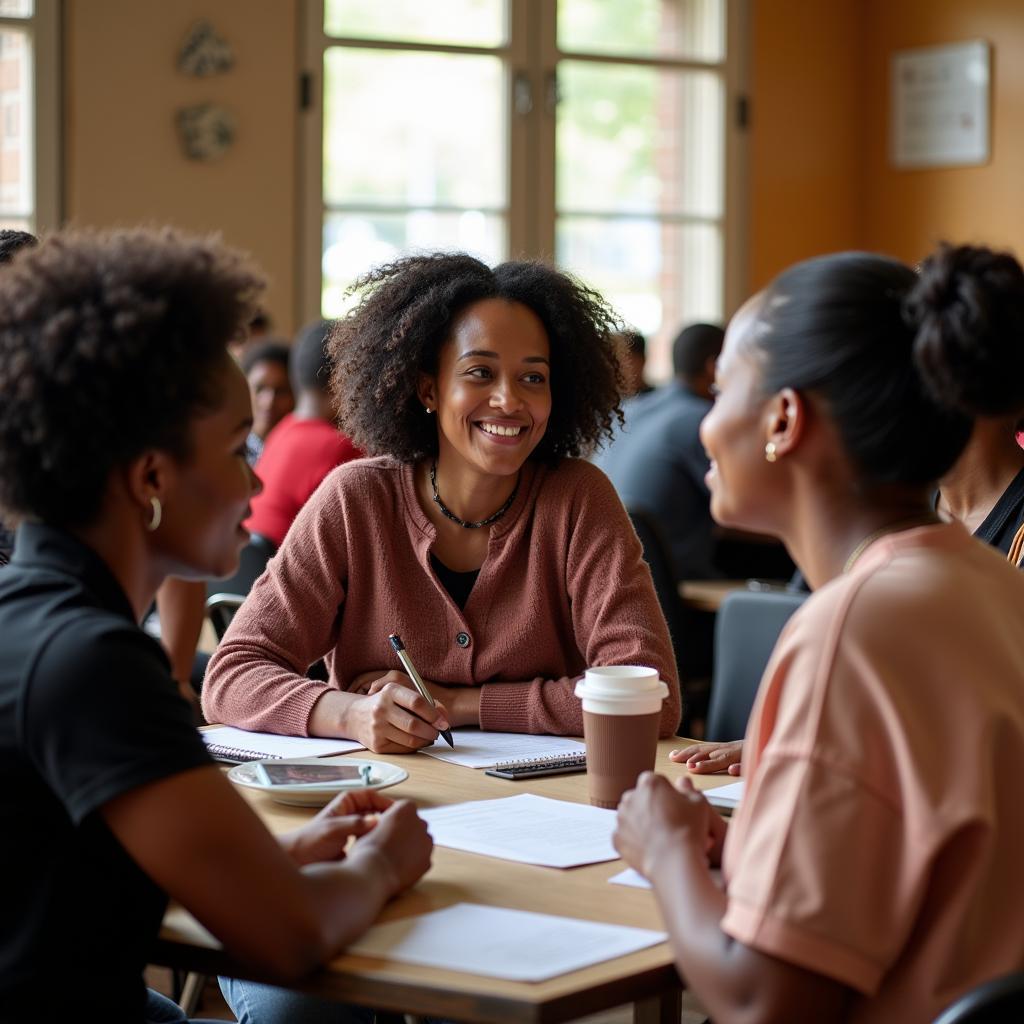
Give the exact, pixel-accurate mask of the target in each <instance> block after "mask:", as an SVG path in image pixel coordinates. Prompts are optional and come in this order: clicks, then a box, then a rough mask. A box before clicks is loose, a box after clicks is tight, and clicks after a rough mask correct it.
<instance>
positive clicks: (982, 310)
mask: <svg viewBox="0 0 1024 1024" xmlns="http://www.w3.org/2000/svg"><path fill="white" fill-rule="evenodd" d="M1022 335H1024V271H1022V269H1021V267H1020V265H1019V264H1018V263H1017V261H1016V260H1014V259H1013V258H1012V257H1010V256H1008V255H1005V254H996V253H993V252H990V251H989V250H985V249H977V248H968V247H961V248H956V249H952V248H949V247H943V248H941V249H940V250H939V251H938V252H937V253H936V254H935V255H934V256H932V257H931V258H930V259H928V260H927V261H926V262H925V264H924V266H923V267H922V270H921V273H920V275H919V276H918V275H917V274H915V273H914V271H913V270H911V269H910V268H909V267H906V266H904V265H902V264H900V263H897V262H895V261H892V260H888V259H883V258H881V257H877V256H871V255H866V254H861V253H845V254H840V255H836V256H830V257H824V258H820V259H815V260H811V261H808V262H806V263H802V264H799V265H797V266H795V267H793V268H791V269H790V270H788V271H786V272H785V273H784V274H782V275H781V276H780V277H779V278H778V279H776V280H775V281H774V282H773V283H772V285H771V286H770V287H769V288H768V289H767V291H766V292H765V293H763V294H761V295H759V296H757V297H756V298H754V299H753V300H751V301H750V302H749V303H748V304H747V305H746V306H745V307H744V308H743V309H742V310H741V311H740V313H739V314H738V315H737V316H736V318H735V319H734V320H733V322H732V324H731V325H730V327H729V331H728V334H727V336H726V342H725V347H724V349H723V352H722V356H721V358H720V360H719V363H718V369H717V374H716V383H717V387H718V399H717V401H716V404H715V407H714V409H713V410H712V411H711V412H710V413H709V414H708V417H707V418H706V419H705V421H704V424H703V426H702V429H701V436H702V439H703V441H704V445H705V447H706V448H707V450H708V453H709V454H710V456H711V459H712V463H711V470H710V472H709V474H708V482H709V485H710V488H711V493H712V512H713V514H714V516H715V518H716V519H717V520H718V521H719V522H720V523H722V524H724V525H727V526H733V527H739V528H744V529H750V530H757V531H760V532H765V533H771V534H774V535H776V536H778V537H780V538H781V539H782V540H784V541H785V543H786V545H787V547H788V548H789V551H790V553H791V554H792V556H793V558H794V559H795V561H796V562H797V564H798V566H799V567H800V569H801V570H802V571H803V573H804V575H805V576H806V577H807V579H808V581H809V583H810V584H811V586H812V587H813V588H814V593H813V594H812V595H811V597H810V598H809V599H808V601H807V603H806V604H805V605H804V606H803V607H802V608H801V609H800V610H799V611H798V612H797V613H796V614H795V615H794V617H793V618H792V619H791V620H790V623H789V624H788V625H787V627H786V629H785V630H784V632H783V634H782V636H781V638H780V640H779V643H778V645H777V647H776V650H775V652H774V653H773V655H772V659H771V661H770V663H769V665H768V668H767V669H766V672H765V677H764V679H763V681H762V684H761V688H760V691H759V693H758V697H757V701H756V704H755V707H754V710H753V713H752V716H751V724H750V728H749V730H748V734H747V738H746V747H745V752H744V774H745V775H746V777H747V789H746V794H745V796H744V799H743V801H742V803H741V805H740V808H739V809H738V811H737V813H736V815H735V816H734V818H733V820H732V823H731V824H730V825H729V827H728V829H727V828H726V826H725V824H724V823H723V821H722V820H721V819H720V818H718V817H717V815H715V814H714V813H713V812H712V811H711V810H710V808H709V806H708V804H707V802H706V801H705V800H704V799H703V797H701V796H700V795H699V794H697V793H696V792H695V791H694V790H693V788H692V785H691V784H690V782H689V780H682V781H681V782H680V783H679V785H678V786H676V787H674V786H672V785H671V784H670V783H669V782H668V781H667V780H666V779H664V778H662V777H659V776H656V775H653V774H646V775H644V776H642V777H641V779H640V780H639V783H638V785H637V788H636V789H635V790H634V791H632V792H631V793H629V794H627V795H626V796H625V797H624V798H623V802H622V805H621V807H620V810H619V822H618V828H617V832H616V837H615V841H616V846H617V848H618V849H619V851H620V853H621V854H622V856H623V857H624V858H625V859H626V860H627V861H628V862H629V863H630V864H631V865H633V866H634V867H635V868H637V869H638V870H640V871H641V872H642V873H643V874H645V875H646V876H647V877H648V878H649V879H650V880H651V882H652V884H653V887H654V891H655V894H656V896H657V898H658V901H659V904H660V905H661V908H662V911H663V914H664V917H665V921H666V923H667V926H668V928H669V931H670V933H671V937H672V943H673V946H674V948H675V951H676V958H677V963H678V965H679V969H680V972H681V973H682V974H683V976H684V977H685V978H686V982H687V984H688V985H689V986H690V987H691V988H692V989H693V990H694V992H695V993H696V995H697V996H698V998H700V999H701V1000H702V1002H703V1003H704V1004H705V1006H706V1008H707V1010H708V1011H709V1012H710V1014H711V1015H712V1017H714V1018H715V1019H720V1020H738V1019H743V1020H758V1021H760V1020H778V1019H785V1020H838V1019H844V1020H847V1019H848V1020H856V1021H860V1020H871V1021H899V1022H900V1024H912V1022H914V1021H931V1020H932V1019H934V1017H935V1016H936V1015H937V1014H938V1013H939V1012H940V1011H941V1010H942V1008H943V1007H945V1006H946V1005H948V1004H949V1003H951V1002H952V1001H954V1000H955V999H956V998H958V997H959V996H960V995H962V994H963V993H964V992H966V991H967V990H969V989H970V988H972V987H974V986H975V985H977V984H979V983H981V982H983V981H985V980H987V979H989V978H992V977H995V976H997V975H999V974H1003V973H1007V972H1010V971H1014V970H1020V969H1021V968H1022V967H1024V904H1022V902H1021V901H1020V900H1019V899H1015V898H1013V897H1012V895H1011V894H1013V893H1014V892H1016V890H1017V888H1018V887H1019V866H1020V864H1021V863H1024V805H1022V804H1021V802H1020V797H1019V780H1020V778H1021V773H1022V772H1024V630H1022V629H1021V628H1020V627H1021V620H1020V616H1021V613H1020V609H1021V608H1022V607H1024V577H1022V576H1021V574H1020V573H1019V572H1018V571H1017V570H1015V569H1014V568H1013V567H1012V566H1010V565H1009V564H1008V563H1007V561H1006V559H1005V557H1004V556H1003V555H1001V554H1000V553H999V552H996V551H994V550H992V549H991V548H988V547H986V546H985V545H983V544H980V543H978V542H977V541H976V540H974V539H972V538H971V536H970V535H969V534H968V533H967V532H966V530H965V529H964V528H963V527H962V526H961V525H959V524H956V523H942V522H940V521H939V519H938V518H937V516H936V515H935V512H934V510H933V507H932V503H931V495H932V493H933V492H934V489H935V485H936V482H937V481H938V480H939V479H940V478H941V477H942V476H943V475H944V474H946V473H947V472H948V470H949V469H950V467H951V466H952V465H953V464H954V462H955V461H956V459H957V457H958V456H959V455H960V453H961V452H962V451H963V449H964V447H965V445H966V444H967V441H968V438H969V437H970V434H971V430H972V424H973V419H974V417H975V416H981V415H984V416H997V415H1004V414H1010V413H1016V412H1018V411H1019V410H1020V409H1021V407H1022V406H1024V346H1022V345H1021V344H1020V338H1021V336H1022ZM950 751H964V752H968V753H967V754H966V756H962V757H952V756H950ZM719 861H721V864H722V868H723V876H724V879H725V887H724V889H721V888H719V887H717V886H716V885H715V883H714V882H713V881H712V878H711V874H710V868H711V866H712V865H714V864H717V863H718V862H719Z"/></svg>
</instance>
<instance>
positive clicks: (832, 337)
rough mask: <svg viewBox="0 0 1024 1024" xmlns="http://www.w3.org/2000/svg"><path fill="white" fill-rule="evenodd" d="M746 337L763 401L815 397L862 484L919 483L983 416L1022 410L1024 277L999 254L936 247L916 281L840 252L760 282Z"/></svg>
mask: <svg viewBox="0 0 1024 1024" xmlns="http://www.w3.org/2000/svg"><path fill="white" fill-rule="evenodd" d="M760 315H761V319H762V321H763V322H764V324H765V325H766V326H767V330H764V329H762V330H760V331H759V332H755V337H756V341H755V344H757V346H758V347H759V348H760V349H761V352H762V354H763V358H764V383H765V387H766V390H767V391H768V392H769V393H771V392H775V391H778V390H779V389H780V388H783V387H791V388H795V389H797V390H804V391H808V392H812V393H815V394H817V395H819V396H820V397H821V399H822V400H823V401H824V403H825V405H826V407H827V409H828V412H829V414H830V415H831V417H832V419H833V420H834V421H835V423H836V426H837V428H838V430H839V433H840V436H841V438H842V440H843V443H844V445H845V446H846V450H847V452H848V453H849V454H850V455H851V457H852V458H853V459H854V461H855V462H856V463H857V464H858V465H859V467H860V468H861V470H862V472H863V474H864V477H865V479H866V481H867V482H869V483H907V484H926V483H930V482H933V481H935V480H937V479H939V478H940V477H941V476H942V475H943V474H944V473H945V472H946V471H947V470H948V469H949V468H950V467H951V466H952V465H953V463H954V462H955V461H956V460H957V458H958V457H959V455H960V453H961V452H962V451H963V449H964V447H965V445H966V444H967V441H968V439H969V437H970V434H971V428H972V423H973V419H974V417H975V416H978V415H996V414H1012V413H1014V412H1017V411H1019V410H1020V409H1021V408H1022V407H1024V271H1022V269H1021V266H1020V264H1019V263H1018V262H1017V261H1016V260H1015V259H1014V258H1013V257H1012V256H1010V255H1008V254H1006V253H997V252H993V251H992V250H990V249H984V248H976V247H973V246H958V247H955V248H954V247H952V246H949V245H942V246H941V247H940V248H939V249H938V250H937V252H935V253H934V254H933V255H932V256H930V257H928V259H926V260H925V261H924V263H923V264H922V265H921V268H920V273H919V274H916V273H915V272H914V271H913V270H911V269H910V268H909V267H907V266H905V265H904V264H902V263H899V262H897V261H896V260H892V259H886V258H885V257H881V256H875V255H870V254H867V253H855V252H853V253H839V254H837V255H834V256H823V257H819V258H817V259H813V260H808V261H807V262H805V263H798V264H797V265H796V266H794V267H791V268H790V269H789V270H787V271H785V272H784V273H782V274H781V275H780V276H779V277H778V278H776V279H775V281H774V282H773V283H772V284H771V285H770V286H769V288H768V291H767V293H766V296H765V300H764V303H763V306H762V309H761V314H760Z"/></svg>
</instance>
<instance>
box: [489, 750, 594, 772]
mask: <svg viewBox="0 0 1024 1024" xmlns="http://www.w3.org/2000/svg"><path fill="white" fill-rule="evenodd" d="M586 763H587V755H586V752H585V751H583V752H581V753H579V754H545V755H544V756H543V757H527V758H522V759H520V760H518V761H499V762H498V763H497V764H496V765H495V766H494V769H495V771H515V770H526V769H529V768H563V767H565V768H567V767H569V766H570V765H585V764H586Z"/></svg>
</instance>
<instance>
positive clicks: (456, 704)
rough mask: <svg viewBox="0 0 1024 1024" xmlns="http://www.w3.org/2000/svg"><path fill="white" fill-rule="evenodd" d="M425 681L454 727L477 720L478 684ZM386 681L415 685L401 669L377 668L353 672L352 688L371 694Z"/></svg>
mask: <svg viewBox="0 0 1024 1024" xmlns="http://www.w3.org/2000/svg"><path fill="white" fill-rule="evenodd" d="M424 682H425V683H426V686H427V688H428V689H429V690H430V693H431V695H432V696H433V698H434V701H435V702H436V703H437V704H438V705H439V706H443V707H444V708H445V709H446V712H447V718H448V721H449V723H450V724H451V725H452V726H453V727H457V726H460V725H479V724H480V687H479V686H445V685H444V684H442V683H430V682H426V680H424ZM388 683H400V684H401V685H402V686H407V687H408V688H409V689H414V687H413V683H412V680H411V679H410V678H409V677H408V676H407V675H406V674H405V673H404V672H399V671H398V670H391V671H388V670H386V669H378V670H376V671H373V672H364V673H362V675H359V676H356V678H355V680H354V681H353V683H352V687H351V692H353V693H366V694H369V695H371V696H372V695H373V694H375V693H378V692H379V691H380V690H382V689H383V688H384V687H385V686H386V685H387V684H388Z"/></svg>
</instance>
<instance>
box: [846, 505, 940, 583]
mask: <svg viewBox="0 0 1024 1024" xmlns="http://www.w3.org/2000/svg"><path fill="white" fill-rule="evenodd" d="M937 522H938V521H937V520H936V519H934V518H932V517H931V516H914V517H913V518H911V519H901V520H900V521H899V522H898V523H890V524H889V525H888V526H883V527H882V528H881V529H880V530H875V532H874V533H869V534H868V535H867V536H866V537H865V538H864V539H863V540H862V541H861V542H860V543H859V544H858V545H857V546H856V547H855V548H854V549H853V550H852V551H851V552H850V557H849V558H847V559H846V561H845V562H844V563H843V573H844V574H845V573H848V572H849V571H850V570H851V569H852V568H853V567H854V565H855V564H856V562H857V559H858V558H860V556H861V555H863V554H864V552H865V551H866V550H867V549H868V548H869V547H870V546H871V545H872V544H874V542H875V541H876V540H878V539H879V538H880V537H884V536H885V535H886V534H887V533H898V532H899V531H900V530H908V529H910V527H912V526H935V525H937Z"/></svg>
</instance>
